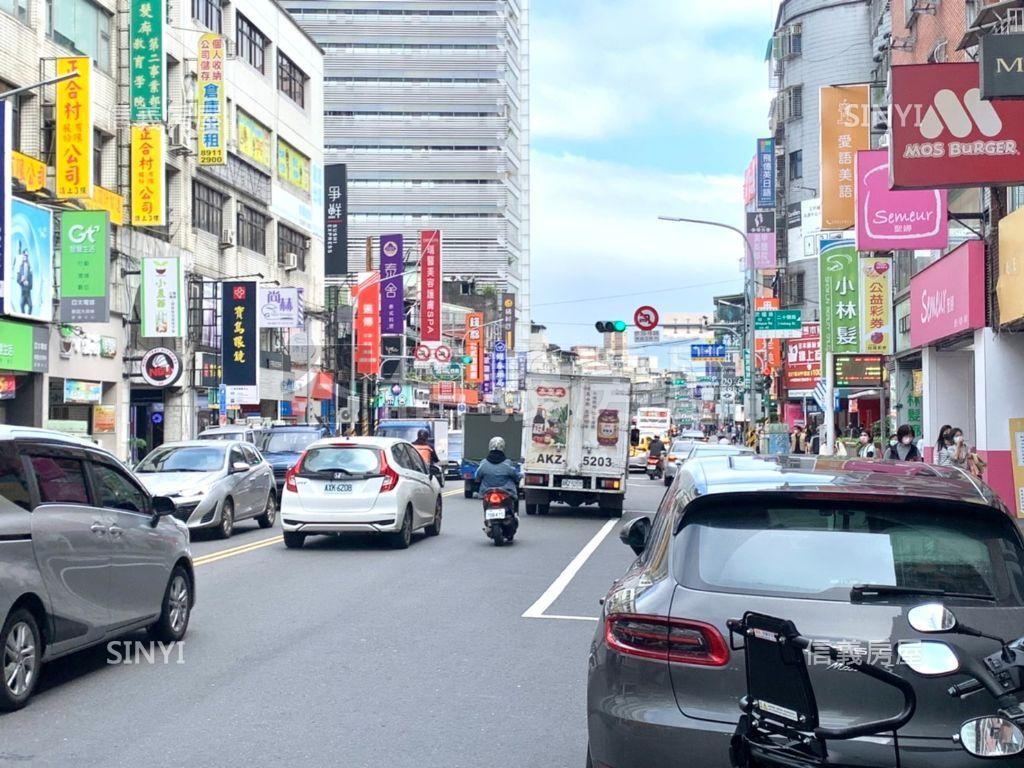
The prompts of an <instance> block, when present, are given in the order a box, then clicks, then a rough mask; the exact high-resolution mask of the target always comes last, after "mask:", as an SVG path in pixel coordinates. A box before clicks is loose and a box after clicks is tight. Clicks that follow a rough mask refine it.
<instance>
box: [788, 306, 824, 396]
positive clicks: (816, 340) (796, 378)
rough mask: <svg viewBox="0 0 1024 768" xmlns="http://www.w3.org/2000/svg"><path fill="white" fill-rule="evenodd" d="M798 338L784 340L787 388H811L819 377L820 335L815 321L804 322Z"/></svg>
mask: <svg viewBox="0 0 1024 768" xmlns="http://www.w3.org/2000/svg"><path fill="white" fill-rule="evenodd" d="M802 330H803V334H802V335H801V336H800V338H799V339H789V340H788V341H787V342H786V373H785V377H784V379H783V381H784V382H785V385H786V389H787V390H790V391H792V390H812V389H814V386H815V384H817V383H818V379H820V378H821V336H820V328H819V326H818V324H817V323H804V324H803V329H802Z"/></svg>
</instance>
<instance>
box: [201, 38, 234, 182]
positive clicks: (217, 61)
mask: <svg viewBox="0 0 1024 768" xmlns="http://www.w3.org/2000/svg"><path fill="white" fill-rule="evenodd" d="M225 53H226V45H225V41H224V38H223V37H221V36H220V35H217V34H214V33H212V32H208V33H207V34H205V35H202V36H201V37H200V38H199V62H198V72H197V75H196V127H197V129H198V138H197V141H198V145H199V164H200V165H224V164H225V163H226V162H227V153H226V152H225V144H226V142H225V140H224V138H225V137H224V116H225V112H226V106H225V97H224V61H225Z"/></svg>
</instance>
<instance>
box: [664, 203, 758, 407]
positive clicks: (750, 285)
mask: <svg viewBox="0 0 1024 768" xmlns="http://www.w3.org/2000/svg"><path fill="white" fill-rule="evenodd" d="M658 218H659V219H660V220H661V221H674V222H678V223H683V224H703V225H705V226H708V227H718V228H719V229H728V230H729V231H730V232H735V233H736V234H737V235H739V236H740V237H742V238H743V245H745V246H746V249H747V270H746V271H747V281H746V282H747V302H748V303H747V314H748V318H747V319H748V321H749V322H748V325H747V328H748V332H749V334H750V366H749V368H750V370H748V371H747V372H746V373H747V376H748V378H749V381H750V422H751V423H752V424H753V423H756V422H757V410H758V408H757V391H756V387H755V386H754V368H755V366H756V364H757V360H756V357H755V354H754V346H755V344H754V302H755V299H756V296H757V287H756V286H757V274H756V272H755V270H754V249H753V248H752V247H751V246H750V239H749V238H748V237H747V233H746V232H744V231H743V230H741V229H739V228H737V227H734V226H732V225H731V224H723V223H722V222H720V221H707V220H705V219H690V218H685V217H682V216H659V217H658Z"/></svg>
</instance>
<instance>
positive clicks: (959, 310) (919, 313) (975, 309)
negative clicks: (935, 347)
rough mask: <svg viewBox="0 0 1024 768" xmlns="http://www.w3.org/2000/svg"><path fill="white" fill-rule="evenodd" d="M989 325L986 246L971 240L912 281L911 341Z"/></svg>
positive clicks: (917, 342)
mask: <svg viewBox="0 0 1024 768" xmlns="http://www.w3.org/2000/svg"><path fill="white" fill-rule="evenodd" d="M984 326H985V245H984V243H982V241H980V240H968V241H967V242H966V243H964V244H963V245H961V246H960V247H959V248H957V249H956V250H955V251H953V252H952V253H950V254H949V255H948V256H944V257H942V258H941V259H939V260H938V261H936V262H935V263H934V264H932V265H931V266H930V267H928V268H927V269H925V270H923V271H921V272H919V273H918V274H916V275H914V277H913V278H911V280H910V343H911V345H912V346H915V347H922V346H926V345H928V344H931V343H932V342H934V341H938V340H939V339H944V338H946V337H947V336H953V335H954V334H957V333H963V332H964V331H970V330H973V329H975V328H983V327H984Z"/></svg>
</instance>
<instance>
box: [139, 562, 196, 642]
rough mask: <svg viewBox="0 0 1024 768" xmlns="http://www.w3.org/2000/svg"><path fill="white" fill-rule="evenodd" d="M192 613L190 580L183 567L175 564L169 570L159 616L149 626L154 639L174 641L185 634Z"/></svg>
mask: <svg viewBox="0 0 1024 768" xmlns="http://www.w3.org/2000/svg"><path fill="white" fill-rule="evenodd" d="M191 615H192V582H191V581H189V578H188V573H187V572H186V571H185V569H184V568H183V567H182V566H180V565H177V566H175V567H174V570H173V571H171V578H170V580H169V581H168V582H167V589H166V590H165V591H164V602H163V605H162V606H161V607H160V618H159V619H158V620H157V622H156V624H153V625H151V626H150V627H149V635H150V637H152V638H153V639H154V640H159V641H161V642H164V643H175V642H177V641H178V640H181V638H183V637H184V636H185V630H187V629H188V620H189V617H190V616H191Z"/></svg>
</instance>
